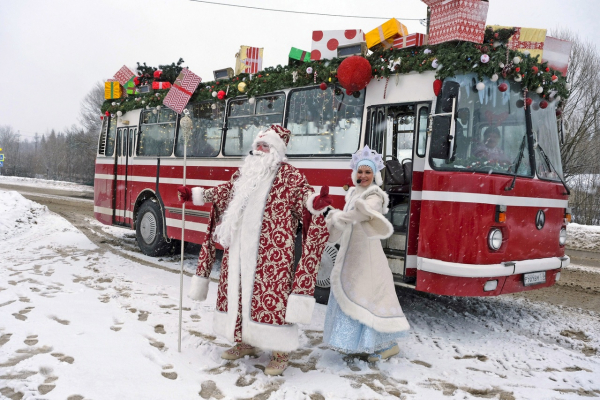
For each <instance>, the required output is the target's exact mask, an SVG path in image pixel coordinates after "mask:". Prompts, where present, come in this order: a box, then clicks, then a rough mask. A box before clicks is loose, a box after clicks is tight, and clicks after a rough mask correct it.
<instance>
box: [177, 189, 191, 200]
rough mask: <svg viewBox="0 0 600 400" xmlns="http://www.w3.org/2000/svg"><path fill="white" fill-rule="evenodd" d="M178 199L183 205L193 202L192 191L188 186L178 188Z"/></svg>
mask: <svg viewBox="0 0 600 400" xmlns="http://www.w3.org/2000/svg"><path fill="white" fill-rule="evenodd" d="M177 199H178V200H179V201H180V202H181V203H184V202H186V201H190V200H192V189H190V188H189V187H187V186H179V187H178V188H177Z"/></svg>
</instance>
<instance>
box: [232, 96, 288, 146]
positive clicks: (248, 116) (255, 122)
mask: <svg viewBox="0 0 600 400" xmlns="http://www.w3.org/2000/svg"><path fill="white" fill-rule="evenodd" d="M284 105H285V95H284V94H272V95H267V96H264V97H258V98H256V99H255V102H254V103H253V104H250V102H249V101H248V99H247V98H242V99H233V100H231V101H230V102H229V105H228V110H227V133H226V135H225V147H224V151H223V154H224V155H226V156H240V155H245V154H248V152H249V151H250V147H251V146H252V142H253V141H254V138H255V137H256V135H257V134H258V132H260V131H262V130H266V129H268V128H269V127H270V126H271V125H274V124H279V125H281V124H282V122H283V108H284Z"/></svg>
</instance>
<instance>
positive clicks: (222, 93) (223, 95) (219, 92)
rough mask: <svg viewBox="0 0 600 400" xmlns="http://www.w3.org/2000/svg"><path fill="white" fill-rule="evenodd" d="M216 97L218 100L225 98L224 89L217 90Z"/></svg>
mask: <svg viewBox="0 0 600 400" xmlns="http://www.w3.org/2000/svg"><path fill="white" fill-rule="evenodd" d="M217 98H218V99H219V100H223V99H224V98H225V91H224V90H219V91H218V92H217Z"/></svg>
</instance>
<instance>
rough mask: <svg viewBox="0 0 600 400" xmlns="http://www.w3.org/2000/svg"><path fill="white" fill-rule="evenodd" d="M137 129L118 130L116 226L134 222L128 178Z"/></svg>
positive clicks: (114, 220)
mask: <svg viewBox="0 0 600 400" xmlns="http://www.w3.org/2000/svg"><path fill="white" fill-rule="evenodd" d="M136 133H137V128H129V127H123V128H118V129H117V151H116V153H117V156H116V163H117V167H116V168H115V172H116V176H115V182H116V188H115V197H114V203H115V206H114V207H113V210H114V214H113V223H114V224H115V225H128V226H129V225H131V222H132V215H133V213H132V211H133V210H132V208H131V207H130V205H129V203H130V202H131V196H128V191H130V188H129V190H128V186H130V185H128V177H129V174H130V165H129V164H130V161H131V158H132V157H133V150H134V144H135V136H136Z"/></svg>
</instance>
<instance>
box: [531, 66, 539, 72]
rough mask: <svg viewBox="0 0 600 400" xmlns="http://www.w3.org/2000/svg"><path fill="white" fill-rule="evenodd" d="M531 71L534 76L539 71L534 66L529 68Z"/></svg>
mask: <svg viewBox="0 0 600 400" xmlns="http://www.w3.org/2000/svg"><path fill="white" fill-rule="evenodd" d="M531 69H532V70H533V73H534V74H537V73H538V71H539V70H538V67H536V66H533V67H531Z"/></svg>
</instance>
